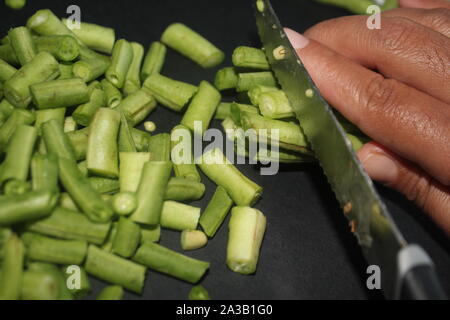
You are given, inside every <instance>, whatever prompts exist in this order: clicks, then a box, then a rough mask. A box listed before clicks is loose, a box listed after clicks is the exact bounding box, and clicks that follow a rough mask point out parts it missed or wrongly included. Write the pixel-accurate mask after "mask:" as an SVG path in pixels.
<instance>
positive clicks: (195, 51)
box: [161, 23, 225, 68]
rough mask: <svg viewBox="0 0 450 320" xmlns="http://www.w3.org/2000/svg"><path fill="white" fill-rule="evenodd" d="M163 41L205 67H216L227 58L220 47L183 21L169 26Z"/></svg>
mask: <svg viewBox="0 0 450 320" xmlns="http://www.w3.org/2000/svg"><path fill="white" fill-rule="evenodd" d="M161 42H162V43H164V44H166V45H167V46H169V47H171V48H172V49H174V50H176V51H178V52H180V53H181V54H182V55H184V56H186V57H188V58H190V59H191V60H193V61H194V62H196V63H198V64H199V65H200V66H202V67H203V68H212V67H215V66H217V65H219V64H221V63H222V61H223V60H224V58H225V54H224V53H223V52H222V51H221V50H220V49H218V48H217V47H216V46H214V45H213V44H212V43H211V42H209V41H208V40H206V39H205V38H203V37H202V36H201V35H199V34H198V33H197V32H195V31H194V30H192V29H190V28H188V27H187V26H185V25H184V24H181V23H173V24H171V25H170V26H168V27H167V29H166V30H165V31H164V33H163V34H162V36H161Z"/></svg>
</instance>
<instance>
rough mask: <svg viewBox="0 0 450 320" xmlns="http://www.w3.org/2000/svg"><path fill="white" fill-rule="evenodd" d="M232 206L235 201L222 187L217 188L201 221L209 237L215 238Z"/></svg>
mask: <svg viewBox="0 0 450 320" xmlns="http://www.w3.org/2000/svg"><path fill="white" fill-rule="evenodd" d="M232 206H233V200H231V198H230V196H229V195H228V193H227V191H226V190H225V189H224V188H223V187H221V186H219V187H217V189H216V192H214V195H213V197H212V199H211V201H210V202H209V204H208V206H207V207H206V209H205V211H204V212H203V214H202V216H201V217H200V221H199V223H200V225H201V226H202V229H203V230H204V231H205V233H206V234H207V235H208V237H210V238H212V237H214V235H215V234H216V232H217V230H218V229H219V227H220V226H221V225H222V223H223V221H224V220H225V218H226V216H227V214H228V212H229V211H230V209H231V207H232Z"/></svg>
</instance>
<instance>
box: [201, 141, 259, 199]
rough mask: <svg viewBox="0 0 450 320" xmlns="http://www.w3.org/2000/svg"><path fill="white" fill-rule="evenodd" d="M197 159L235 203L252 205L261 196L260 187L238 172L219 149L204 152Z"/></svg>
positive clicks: (208, 174) (207, 173)
mask: <svg viewBox="0 0 450 320" xmlns="http://www.w3.org/2000/svg"><path fill="white" fill-rule="evenodd" d="M199 160H200V161H201V164H199V166H200V169H201V170H202V171H203V173H205V174H206V175H207V176H208V177H209V178H210V179H211V180H213V181H214V182H215V183H216V184H217V185H219V186H222V187H223V188H224V189H225V190H226V191H227V192H228V194H229V195H230V197H231V198H232V199H233V201H234V202H235V203H236V204H237V205H240V206H249V205H253V204H254V203H255V202H256V201H257V200H258V199H259V197H260V196H261V193H262V187H260V186H258V185H257V184H256V183H254V182H253V181H251V180H249V179H248V178H247V177H245V176H244V175H243V174H242V173H241V172H239V170H238V169H237V168H236V167H235V166H234V165H233V164H231V163H230V161H229V160H228V159H227V158H226V157H225V155H224V154H223V153H222V151H220V149H218V148H215V149H211V150H209V151H207V152H205V153H204V154H203V156H202V157H201V159H199Z"/></svg>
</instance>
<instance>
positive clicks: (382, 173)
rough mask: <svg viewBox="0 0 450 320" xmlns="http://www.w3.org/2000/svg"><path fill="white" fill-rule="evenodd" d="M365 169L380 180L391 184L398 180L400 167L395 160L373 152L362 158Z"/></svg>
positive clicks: (372, 176)
mask: <svg viewBox="0 0 450 320" xmlns="http://www.w3.org/2000/svg"><path fill="white" fill-rule="evenodd" d="M362 164H363V166H364V169H365V170H366V172H367V173H368V174H369V176H370V177H371V178H372V179H373V180H376V181H378V182H381V183H384V184H389V183H393V182H395V181H396V179H397V177H398V167H397V164H396V162H395V161H394V160H392V159H391V158H390V157H388V156H386V155H384V154H381V153H371V154H369V155H367V156H366V157H365V158H364V159H362Z"/></svg>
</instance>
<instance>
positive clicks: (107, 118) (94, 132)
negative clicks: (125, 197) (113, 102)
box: [86, 108, 120, 178]
mask: <svg viewBox="0 0 450 320" xmlns="http://www.w3.org/2000/svg"><path fill="white" fill-rule="evenodd" d="M119 127H120V113H119V112H117V111H115V110H112V109H108V108H100V109H99V110H98V111H97V113H96V114H95V116H94V118H93V119H92V123H91V126H90V133H89V140H88V149H87V154H86V161H87V168H88V170H89V172H90V173H92V174H95V175H99V176H103V177H106V178H116V177H118V176H119V161H118V148H117V137H118V134H119Z"/></svg>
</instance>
